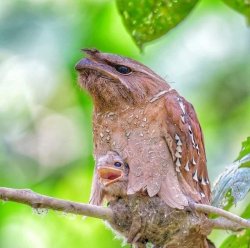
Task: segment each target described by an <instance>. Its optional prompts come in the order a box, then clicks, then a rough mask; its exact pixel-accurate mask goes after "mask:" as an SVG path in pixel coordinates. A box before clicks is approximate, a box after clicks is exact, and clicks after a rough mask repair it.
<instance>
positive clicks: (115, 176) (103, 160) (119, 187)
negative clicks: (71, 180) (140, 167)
mask: <svg viewBox="0 0 250 248" xmlns="http://www.w3.org/2000/svg"><path fill="white" fill-rule="evenodd" d="M96 173H97V178H98V179H97V180H96V181H95V184H94V187H93V188H92V194H91V195H92V197H94V198H95V196H98V198H97V199H98V200H99V202H96V204H97V205H101V204H102V202H103V200H104V199H106V200H107V201H111V200H113V199H116V198H117V197H124V196H126V195H127V187H128V174H129V166H128V164H127V163H126V162H124V161H123V160H122V158H121V157H120V156H119V154H118V153H117V152H114V151H108V152H107V154H106V155H104V156H101V157H100V158H99V159H98V160H97V164H96Z"/></svg>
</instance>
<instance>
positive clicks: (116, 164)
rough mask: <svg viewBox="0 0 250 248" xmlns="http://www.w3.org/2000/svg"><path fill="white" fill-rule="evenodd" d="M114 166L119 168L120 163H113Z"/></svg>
mask: <svg viewBox="0 0 250 248" xmlns="http://www.w3.org/2000/svg"><path fill="white" fill-rule="evenodd" d="M114 166H115V167H121V166H122V164H121V163H120V162H115V163H114Z"/></svg>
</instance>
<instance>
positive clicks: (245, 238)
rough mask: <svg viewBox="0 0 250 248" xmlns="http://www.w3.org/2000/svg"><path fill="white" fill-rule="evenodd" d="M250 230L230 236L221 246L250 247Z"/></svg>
mask: <svg viewBox="0 0 250 248" xmlns="http://www.w3.org/2000/svg"><path fill="white" fill-rule="evenodd" d="M249 244H250V230H244V231H243V232H241V233H239V234H237V235H236V234H234V235H231V236H229V237H228V238H227V239H226V240H225V241H224V242H223V243H222V245H221V246H220V248H235V247H239V248H249Z"/></svg>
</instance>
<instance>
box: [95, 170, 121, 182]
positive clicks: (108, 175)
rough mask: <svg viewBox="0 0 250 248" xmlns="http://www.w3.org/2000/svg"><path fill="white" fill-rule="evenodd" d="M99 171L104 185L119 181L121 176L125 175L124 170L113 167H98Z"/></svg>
mask: <svg viewBox="0 0 250 248" xmlns="http://www.w3.org/2000/svg"><path fill="white" fill-rule="evenodd" d="M97 173H98V176H99V179H100V182H101V183H102V184H103V185H104V186H108V185H109V184H111V183H114V182H117V181H118V180H119V179H120V178H122V177H123V172H122V171H121V170H119V169H115V168H111V167H104V166H103V167H100V168H98V169H97Z"/></svg>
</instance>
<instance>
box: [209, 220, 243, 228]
mask: <svg viewBox="0 0 250 248" xmlns="http://www.w3.org/2000/svg"><path fill="white" fill-rule="evenodd" d="M209 221H210V224H211V225H212V228H213V229H221V230H230V231H233V232H239V231H242V230H243V229H244V227H242V226H241V225H239V224H237V223H235V222H232V221H231V220H228V219H225V218H223V217H219V218H216V219H210V220H209Z"/></svg>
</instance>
